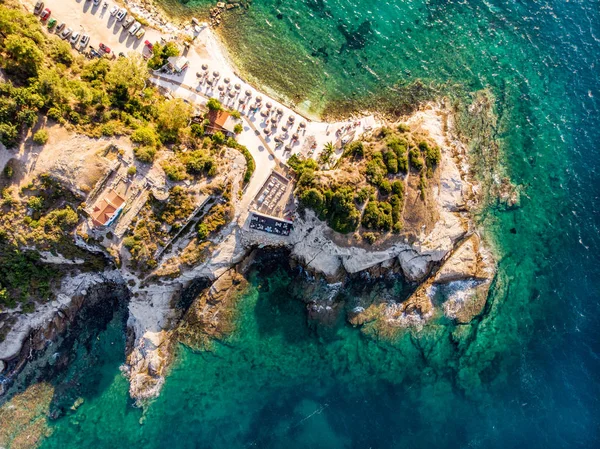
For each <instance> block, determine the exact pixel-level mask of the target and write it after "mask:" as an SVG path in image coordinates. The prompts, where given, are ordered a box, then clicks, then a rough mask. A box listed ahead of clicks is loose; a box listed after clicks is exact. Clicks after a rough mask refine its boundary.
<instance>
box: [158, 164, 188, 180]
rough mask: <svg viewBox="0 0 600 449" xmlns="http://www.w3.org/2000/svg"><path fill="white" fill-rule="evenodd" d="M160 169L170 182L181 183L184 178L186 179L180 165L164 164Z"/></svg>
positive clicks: (183, 169)
mask: <svg viewBox="0 0 600 449" xmlns="http://www.w3.org/2000/svg"><path fill="white" fill-rule="evenodd" d="M162 168H163V170H164V171H165V174H166V175H167V178H169V179H170V180H171V181H175V182H177V181H183V180H184V179H185V178H187V174H186V172H185V167H184V166H183V165H181V164H178V163H174V164H169V163H164V164H163V166H162Z"/></svg>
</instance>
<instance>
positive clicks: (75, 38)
mask: <svg viewBox="0 0 600 449" xmlns="http://www.w3.org/2000/svg"><path fill="white" fill-rule="evenodd" d="M79 36H81V33H79V31H74V32H73V34H71V39H70V41H69V42H71V45H75V44H76V43H77V41H78V40H79Z"/></svg>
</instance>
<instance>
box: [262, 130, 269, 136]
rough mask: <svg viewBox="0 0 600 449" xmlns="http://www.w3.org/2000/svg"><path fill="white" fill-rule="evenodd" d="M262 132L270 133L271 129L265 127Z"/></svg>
mask: <svg viewBox="0 0 600 449" xmlns="http://www.w3.org/2000/svg"><path fill="white" fill-rule="evenodd" d="M263 132H264V133H265V134H266V135H267V136H268V135H269V134H271V130H270V129H269V128H265V129H264V130H263Z"/></svg>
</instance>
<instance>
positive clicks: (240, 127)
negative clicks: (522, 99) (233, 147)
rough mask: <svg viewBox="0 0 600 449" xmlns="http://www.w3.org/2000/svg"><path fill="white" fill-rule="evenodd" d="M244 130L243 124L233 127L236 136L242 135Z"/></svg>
mask: <svg viewBox="0 0 600 449" xmlns="http://www.w3.org/2000/svg"><path fill="white" fill-rule="evenodd" d="M243 130H244V127H243V126H242V124H241V123H236V125H235V126H234V127H233V132H234V133H235V134H240V133H241V132H242V131H243Z"/></svg>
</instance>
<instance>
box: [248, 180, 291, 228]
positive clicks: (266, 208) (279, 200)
mask: <svg viewBox="0 0 600 449" xmlns="http://www.w3.org/2000/svg"><path fill="white" fill-rule="evenodd" d="M292 188H293V185H291V183H290V181H289V180H288V179H287V178H285V177H284V176H283V175H281V174H279V173H277V172H275V171H273V172H271V175H270V176H269V177H268V178H267V180H266V181H265V183H264V184H263V186H262V188H261V189H260V190H259V192H258V193H257V195H256V197H255V198H254V202H253V206H254V209H255V210H256V211H258V212H261V213H264V214H267V215H272V216H277V217H285V218H286V219H289V218H291V216H292V214H293V209H294V208H293V201H292V204H290V199H291V193H292Z"/></svg>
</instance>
